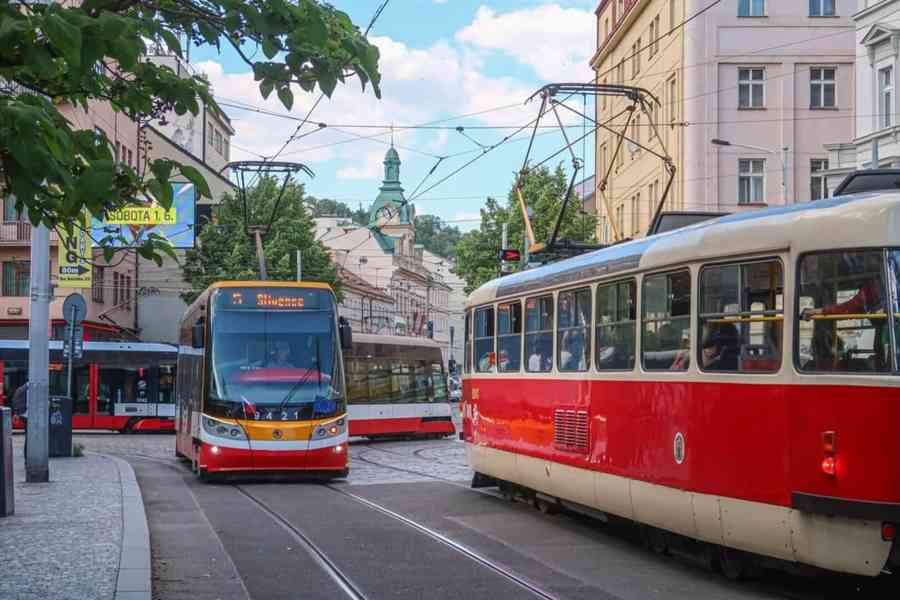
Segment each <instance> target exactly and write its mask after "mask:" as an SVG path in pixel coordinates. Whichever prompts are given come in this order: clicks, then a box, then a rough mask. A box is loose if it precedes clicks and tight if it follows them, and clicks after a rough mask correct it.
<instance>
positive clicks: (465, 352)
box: [463, 310, 472, 374]
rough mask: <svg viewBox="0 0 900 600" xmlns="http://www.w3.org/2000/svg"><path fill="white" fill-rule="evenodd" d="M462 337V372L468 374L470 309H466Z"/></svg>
mask: <svg viewBox="0 0 900 600" xmlns="http://www.w3.org/2000/svg"><path fill="white" fill-rule="evenodd" d="M464 334H465V337H464V338H463V339H464V341H463V373H466V374H468V373H469V371H470V370H471V368H472V311H471V310H467V311H466V321H465V328H464Z"/></svg>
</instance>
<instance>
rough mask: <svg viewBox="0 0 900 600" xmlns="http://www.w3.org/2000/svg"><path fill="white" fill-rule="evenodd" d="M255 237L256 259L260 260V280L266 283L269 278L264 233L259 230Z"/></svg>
mask: <svg viewBox="0 0 900 600" xmlns="http://www.w3.org/2000/svg"><path fill="white" fill-rule="evenodd" d="M253 235H254V237H256V258H257V259H259V278H260V279H262V280H263V281H265V280H266V279H268V278H269V277H268V274H267V273H266V251H265V250H263V243H262V232H261V231H260V230H259V229H256V230H254V231H253Z"/></svg>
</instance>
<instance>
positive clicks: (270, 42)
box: [262, 37, 278, 60]
mask: <svg viewBox="0 0 900 600" xmlns="http://www.w3.org/2000/svg"><path fill="white" fill-rule="evenodd" d="M262 51H263V54H265V55H266V58H268V59H269V60H272V59H273V58H275V55H276V54H278V44H277V43H276V42H275V40H274V39H273V38H271V37H264V38H263V41H262Z"/></svg>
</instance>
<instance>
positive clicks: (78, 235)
mask: <svg viewBox="0 0 900 600" xmlns="http://www.w3.org/2000/svg"><path fill="white" fill-rule="evenodd" d="M79 220H80V221H81V222H80V223H76V224H75V226H74V227H73V228H72V235H69V234H68V233H66V230H65V229H61V230H60V233H59V278H58V279H59V287H67V288H89V287H91V271H92V268H91V251H92V250H93V244H92V242H91V236H90V235H88V233H89V231H90V218H89V217H88V216H87V214H86V213H83V214H82V216H81V217H80V219H79Z"/></svg>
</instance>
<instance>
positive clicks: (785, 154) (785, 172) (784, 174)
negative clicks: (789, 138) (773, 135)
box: [781, 146, 790, 204]
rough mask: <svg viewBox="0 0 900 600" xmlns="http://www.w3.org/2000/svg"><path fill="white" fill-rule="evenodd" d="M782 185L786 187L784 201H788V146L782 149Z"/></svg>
mask: <svg viewBox="0 0 900 600" xmlns="http://www.w3.org/2000/svg"><path fill="white" fill-rule="evenodd" d="M781 152H782V154H781V186H782V187H783V188H784V203H785V204H787V203H788V190H789V189H790V186H789V185H788V162H787V161H788V147H787V146H785V147H784V148H782V149H781Z"/></svg>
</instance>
